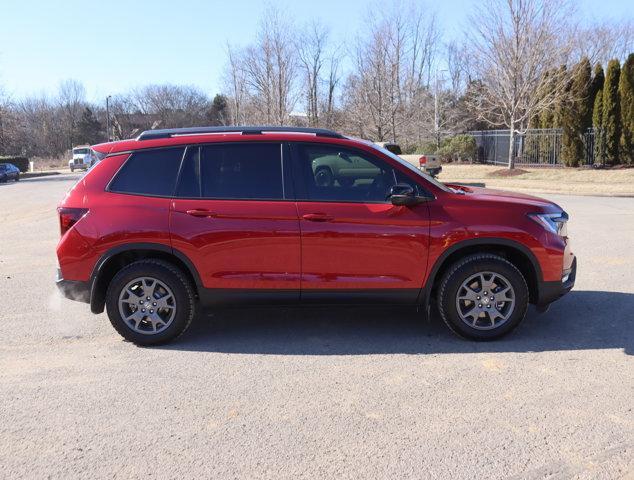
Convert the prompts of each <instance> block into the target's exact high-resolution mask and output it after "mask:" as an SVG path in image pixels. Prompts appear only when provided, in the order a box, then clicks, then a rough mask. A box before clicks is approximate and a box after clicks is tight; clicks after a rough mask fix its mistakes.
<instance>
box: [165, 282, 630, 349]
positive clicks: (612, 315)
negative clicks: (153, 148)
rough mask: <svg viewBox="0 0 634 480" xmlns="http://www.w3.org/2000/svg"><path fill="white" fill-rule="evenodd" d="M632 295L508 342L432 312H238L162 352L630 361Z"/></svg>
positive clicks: (553, 312)
mask: <svg viewBox="0 0 634 480" xmlns="http://www.w3.org/2000/svg"><path fill="white" fill-rule="evenodd" d="M633 312H634V294H629V293H615V292H596V291H573V292H571V293H569V294H568V295H567V296H565V297H564V298H562V299H561V300H559V301H557V302H555V303H554V304H553V305H552V306H551V308H550V310H549V311H548V312H546V313H544V314H541V315H540V314H538V313H537V312H536V311H535V309H534V308H532V307H531V308H530V309H529V311H528V316H527V318H526V320H525V321H524V323H523V324H522V325H521V326H520V327H519V328H518V329H517V330H516V331H515V332H513V333H512V334H511V335H508V336H506V337H504V338H502V339H500V340H497V341H492V342H474V341H469V340H463V339H461V338H458V337H456V336H455V335H453V334H452V333H451V332H450V331H449V330H448V329H447V327H446V326H445V325H444V324H443V323H442V321H441V320H440V315H439V314H438V312H437V311H433V310H432V318H431V320H430V321H424V320H422V314H421V313H419V312H417V311H416V310H415V309H413V308H403V307H398V308H375V307H373V308H352V307H340V308H335V307H321V308H319V307H316V308H309V307H303V308H260V309H256V308H248V309H247V308H243V309H233V310H223V311H217V312H215V313H213V314H207V315H201V317H200V318H199V319H197V321H195V322H194V324H193V325H192V327H191V328H190V330H189V331H188V332H187V333H186V334H185V335H183V337H181V338H180V339H178V340H177V341H175V342H174V343H172V344H169V345H165V346H163V347H159V348H164V349H169V350H189V351H207V352H225V353H242V354H245V353H246V354H249V353H252V354H274V355H367V354H392V353H400V354H428V353H476V352H542V351H557V350H591V349H613V348H618V349H623V351H624V352H625V353H626V354H628V355H632V354H633V353H634V313H633Z"/></svg>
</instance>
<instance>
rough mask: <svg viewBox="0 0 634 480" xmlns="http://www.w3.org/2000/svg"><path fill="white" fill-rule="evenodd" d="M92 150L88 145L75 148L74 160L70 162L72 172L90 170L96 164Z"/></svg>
mask: <svg viewBox="0 0 634 480" xmlns="http://www.w3.org/2000/svg"><path fill="white" fill-rule="evenodd" d="M94 160H95V158H94V156H93V154H92V150H91V149H90V146H88V145H80V146H78V147H75V148H73V158H72V159H71V160H69V161H68V167H69V168H70V171H71V172H74V171H75V170H88V169H89V168H90V167H92V165H93V163H94Z"/></svg>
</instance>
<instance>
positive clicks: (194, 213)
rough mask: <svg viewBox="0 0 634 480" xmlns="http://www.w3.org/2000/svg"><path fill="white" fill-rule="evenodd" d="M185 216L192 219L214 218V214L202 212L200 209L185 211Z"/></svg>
mask: <svg viewBox="0 0 634 480" xmlns="http://www.w3.org/2000/svg"><path fill="white" fill-rule="evenodd" d="M185 213H186V214H187V215H191V216H192V217H215V216H216V214H215V213H214V212H211V211H209V210H203V209H201V208H195V209H193V210H187V211H186V212H185Z"/></svg>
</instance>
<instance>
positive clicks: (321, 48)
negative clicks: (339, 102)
mask: <svg viewBox="0 0 634 480" xmlns="http://www.w3.org/2000/svg"><path fill="white" fill-rule="evenodd" d="M327 41H328V31H327V30H326V28H325V27H324V26H323V25H322V24H321V23H319V22H317V21H313V22H311V23H310V24H309V25H307V26H306V27H305V28H304V29H303V33H302V34H301V35H300V36H299V38H298V39H297V54H298V58H299V66H300V69H301V71H302V75H303V77H304V78H303V81H304V90H305V91H304V96H305V98H306V116H307V117H308V124H309V125H311V126H316V125H318V124H319V113H320V112H319V107H320V105H319V99H320V88H319V87H320V84H321V73H322V68H323V66H324V60H325V59H324V56H325V48H326V42H327Z"/></svg>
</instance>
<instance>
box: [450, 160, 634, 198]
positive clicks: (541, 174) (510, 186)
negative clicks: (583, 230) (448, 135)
mask: <svg viewBox="0 0 634 480" xmlns="http://www.w3.org/2000/svg"><path fill="white" fill-rule="evenodd" d="M522 168H523V170H526V173H524V174H522V175H516V176H510V177H502V176H499V175H492V173H493V172H496V171H499V170H500V167H499V166H492V165H452V164H445V165H443V171H442V173H441V174H440V175H439V177H438V179H439V180H440V181H441V182H462V183H470V182H473V183H484V184H485V185H486V186H487V187H491V188H500V189H505V190H518V191H527V192H544V193H565V194H576V195H614V196H618V195H634V168H627V169H616V170H598V169H589V168H524V167H522Z"/></svg>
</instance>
